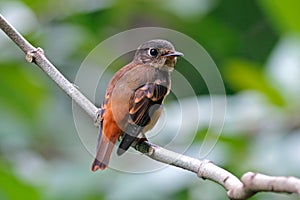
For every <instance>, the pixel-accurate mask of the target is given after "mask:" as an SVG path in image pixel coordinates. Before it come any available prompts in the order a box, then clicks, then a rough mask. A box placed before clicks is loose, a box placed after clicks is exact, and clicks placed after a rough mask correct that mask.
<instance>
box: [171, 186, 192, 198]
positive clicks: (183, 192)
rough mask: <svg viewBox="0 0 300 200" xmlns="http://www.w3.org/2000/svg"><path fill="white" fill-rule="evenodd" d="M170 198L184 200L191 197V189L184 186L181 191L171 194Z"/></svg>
mask: <svg viewBox="0 0 300 200" xmlns="http://www.w3.org/2000/svg"><path fill="white" fill-rule="evenodd" d="M169 199H173V200H183V199H189V190H188V188H182V189H181V190H179V191H176V192H175V193H173V194H172V195H171V197H170V198H169Z"/></svg>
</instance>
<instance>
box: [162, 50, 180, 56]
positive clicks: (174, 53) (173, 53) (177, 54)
mask: <svg viewBox="0 0 300 200" xmlns="http://www.w3.org/2000/svg"><path fill="white" fill-rule="evenodd" d="M164 56H166V57H169V56H174V57H181V56H183V53H181V52H179V51H174V52H169V53H166V54H164Z"/></svg>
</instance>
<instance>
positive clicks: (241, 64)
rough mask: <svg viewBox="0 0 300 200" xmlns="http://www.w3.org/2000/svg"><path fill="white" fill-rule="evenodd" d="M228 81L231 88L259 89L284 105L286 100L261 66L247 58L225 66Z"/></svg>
mask: <svg viewBox="0 0 300 200" xmlns="http://www.w3.org/2000/svg"><path fill="white" fill-rule="evenodd" d="M224 76H225V80H226V82H227V83H228V84H229V86H230V87H231V88H233V89H234V90H236V91H239V90H249V89H251V90H257V91H259V92H261V93H263V94H265V95H266V96H267V98H268V99H269V100H270V101H271V102H272V103H274V104H276V105H279V106H284V105H285V102H284V100H283V98H282V96H281V94H280V93H279V91H277V89H276V88H275V87H273V85H271V83H270V82H271V81H270V80H268V78H267V77H266V76H265V74H264V72H263V70H262V68H261V67H259V66H257V65H256V64H254V63H251V62H248V61H245V60H238V59H236V60H231V61H230V62H228V63H227V65H226V67H225V68H224Z"/></svg>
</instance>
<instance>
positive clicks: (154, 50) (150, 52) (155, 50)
mask: <svg viewBox="0 0 300 200" xmlns="http://www.w3.org/2000/svg"><path fill="white" fill-rule="evenodd" d="M148 55H149V56H151V57H156V56H157V55H158V50H157V49H152V48H150V49H149V50H148Z"/></svg>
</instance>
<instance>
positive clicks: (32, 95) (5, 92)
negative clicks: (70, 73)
mask: <svg viewBox="0 0 300 200" xmlns="http://www.w3.org/2000/svg"><path fill="white" fill-rule="evenodd" d="M0 70H1V73H0V88H1V96H0V103H1V104H2V105H5V107H8V108H10V109H12V110H14V111H16V112H18V113H22V114H23V115H24V116H26V117H28V118H31V117H32V116H33V115H34V113H35V108H37V106H38V105H40V102H41V101H42V98H43V95H44V90H43V88H42V87H41V86H42V85H41V84H40V82H38V81H39V80H36V79H37V77H33V76H32V77H30V76H31V75H30V74H27V73H25V71H24V70H23V69H22V68H20V67H16V65H13V64H11V65H7V66H1V69H0ZM30 78H33V79H32V80H31V79H30Z"/></svg>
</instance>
